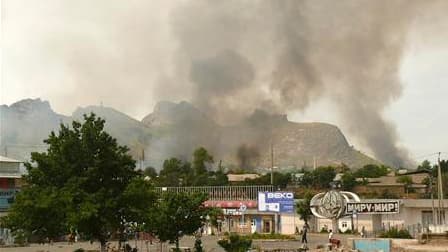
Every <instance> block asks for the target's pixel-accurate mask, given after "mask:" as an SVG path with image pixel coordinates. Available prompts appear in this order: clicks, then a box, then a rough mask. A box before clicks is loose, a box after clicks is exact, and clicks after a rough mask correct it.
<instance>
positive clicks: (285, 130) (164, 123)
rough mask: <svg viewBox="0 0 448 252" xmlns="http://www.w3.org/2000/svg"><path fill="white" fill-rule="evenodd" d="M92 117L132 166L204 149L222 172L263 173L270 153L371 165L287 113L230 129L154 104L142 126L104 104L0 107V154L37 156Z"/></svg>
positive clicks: (301, 161)
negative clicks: (55, 137)
mask: <svg viewBox="0 0 448 252" xmlns="http://www.w3.org/2000/svg"><path fill="white" fill-rule="evenodd" d="M90 112H93V113H95V114H97V115H98V116H100V117H102V118H105V119H106V126H105V127H106V131H108V132H109V133H110V134H112V135H113V136H114V137H116V138H117V139H118V141H119V142H120V143H121V144H125V145H127V146H129V147H130V149H131V154H132V155H133V156H134V158H135V159H136V160H140V159H144V160H143V161H141V162H139V163H138V165H141V166H142V167H144V166H148V165H152V166H155V167H157V168H159V167H160V166H161V163H162V161H163V160H164V159H166V158H168V157H173V156H175V157H179V158H184V159H190V157H191V153H192V152H193V150H194V149H195V148H197V147H199V146H203V147H205V148H207V149H208V150H210V152H211V153H212V154H213V155H214V157H215V160H216V161H218V160H222V161H223V163H224V165H225V166H227V167H232V166H233V167H244V168H261V169H262V168H267V167H270V165H271V147H272V150H273V154H274V155H273V156H274V163H275V166H278V167H280V168H293V167H302V166H304V165H305V166H308V167H312V166H313V164H314V163H315V162H317V164H318V165H338V164H341V163H344V164H347V165H348V166H350V167H354V168H356V167H361V166H363V165H365V164H369V163H377V161H375V160H374V159H372V158H370V157H368V156H366V155H364V154H362V153H360V152H359V151H357V150H355V149H353V148H352V147H351V146H350V145H349V143H348V142H347V140H346V138H345V136H344V135H343V134H342V132H341V131H340V130H339V129H338V128H337V127H336V126H334V125H330V124H325V123H296V122H290V121H288V119H287V117H286V115H277V114H269V113H267V112H265V111H262V110H256V111H254V113H253V114H252V115H251V116H249V117H248V118H246V119H245V120H243V121H241V122H240V123H238V124H236V125H232V126H221V125H218V124H217V123H216V122H215V121H214V120H213V119H212V118H210V117H209V116H208V115H206V114H204V113H202V112H201V111H200V110H198V109H197V108H195V107H194V106H193V105H192V104H190V103H188V102H180V103H173V102H168V101H163V102H159V103H158V104H157V105H156V106H155V108H154V110H153V112H152V113H150V114H149V115H147V116H146V117H145V118H143V120H142V121H138V120H135V119H133V118H131V117H129V116H127V115H126V114H124V113H121V112H120V111H117V110H115V109H113V108H108V107H103V106H88V107H85V108H78V109H76V111H75V112H73V114H72V115H71V116H64V115H60V114H57V113H55V112H54V111H53V110H52V109H51V107H50V105H49V103H48V102H47V101H42V100H40V99H35V100H33V99H26V100H22V101H19V102H17V103H14V104H12V105H11V106H6V105H3V106H0V117H1V125H0V137H1V142H0V147H1V150H3V151H1V152H2V155H4V154H5V153H4V152H5V151H6V152H7V154H8V156H10V157H14V158H18V159H22V160H27V159H28V158H29V152H30V151H44V150H45V147H46V146H45V145H44V144H43V142H42V141H43V139H45V138H46V137H47V136H48V134H49V133H50V131H51V130H57V128H58V127H59V124H60V123H65V124H67V123H70V122H71V121H72V120H78V121H81V120H82V116H83V114H88V113H90Z"/></svg>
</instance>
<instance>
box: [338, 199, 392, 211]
mask: <svg viewBox="0 0 448 252" xmlns="http://www.w3.org/2000/svg"><path fill="white" fill-rule="evenodd" d="M345 212H346V213H347V214H352V213H354V212H356V213H358V214H394V213H399V212H400V202H399V201H398V200H386V201H378V202H349V203H347V205H346V207H345Z"/></svg>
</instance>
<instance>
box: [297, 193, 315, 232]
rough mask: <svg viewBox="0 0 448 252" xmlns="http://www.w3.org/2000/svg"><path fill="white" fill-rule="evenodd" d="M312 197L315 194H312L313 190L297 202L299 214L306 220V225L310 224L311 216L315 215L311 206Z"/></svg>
mask: <svg viewBox="0 0 448 252" xmlns="http://www.w3.org/2000/svg"><path fill="white" fill-rule="evenodd" d="M312 198H313V195H312V194H311V192H306V193H305V195H304V197H303V199H302V200H300V201H299V202H297V205H296V211H297V214H298V215H299V216H300V219H301V220H303V221H304V222H305V225H308V221H309V220H310V218H311V216H313V213H312V212H311V207H310V204H311V199H312Z"/></svg>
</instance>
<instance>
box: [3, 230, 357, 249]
mask: <svg viewBox="0 0 448 252" xmlns="http://www.w3.org/2000/svg"><path fill="white" fill-rule="evenodd" d="M348 237H352V236H349V235H335V238H338V239H341V241H342V244H346V241H347V238H348ZM218 239H219V237H217V236H204V237H202V243H203V247H204V251H206V252H224V250H223V249H222V248H221V247H220V246H219V245H218V244H217V243H216V241H217V240H218ZM308 242H309V244H308V247H309V248H312V249H315V248H316V247H317V245H319V244H326V243H327V234H309V235H308ZM130 245H132V246H133V247H134V246H135V245H136V243H135V241H131V242H130ZM111 246H117V243H116V242H112V243H111ZM137 246H138V248H139V251H145V252H146V251H149V252H160V244H159V243H156V244H153V245H149V244H148V246H146V244H145V242H143V241H139V242H137ZM180 246H181V247H190V248H193V247H194V238H193V237H185V238H183V239H182V240H181V242H180ZM253 246H254V247H261V248H266V249H274V248H299V247H301V243H300V241H260V240H254V241H253ZM169 247H171V245H169V244H164V245H163V251H164V252H165V251H166V252H168V248H169ZM77 248H84V249H99V243H93V244H90V243H88V242H80V243H76V244H72V245H69V244H67V243H66V242H58V243H55V244H53V245H48V244H46V245H38V244H31V246H28V247H18V248H1V249H0V251H1V252H46V251H50V252H53V251H54V252H72V251H73V250H75V249H77Z"/></svg>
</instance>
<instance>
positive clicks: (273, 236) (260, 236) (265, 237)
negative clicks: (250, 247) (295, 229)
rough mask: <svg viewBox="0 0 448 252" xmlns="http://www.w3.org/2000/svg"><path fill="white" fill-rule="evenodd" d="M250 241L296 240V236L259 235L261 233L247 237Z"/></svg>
mask: <svg viewBox="0 0 448 252" xmlns="http://www.w3.org/2000/svg"><path fill="white" fill-rule="evenodd" d="M246 237H247V238H249V239H253V240H260V239H275V240H294V239H295V238H294V236H291V235H284V234H275V233H271V234H259V233H253V234H250V235H248V236H246Z"/></svg>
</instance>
